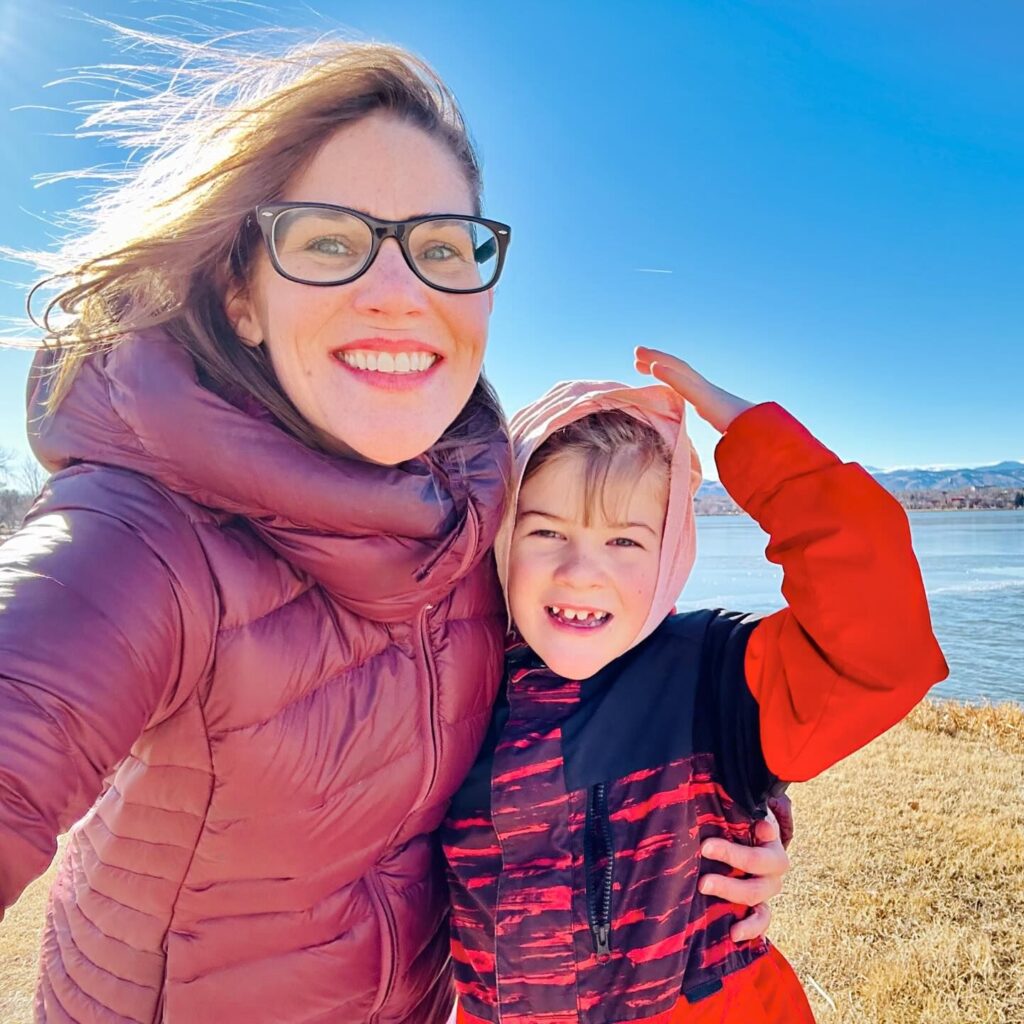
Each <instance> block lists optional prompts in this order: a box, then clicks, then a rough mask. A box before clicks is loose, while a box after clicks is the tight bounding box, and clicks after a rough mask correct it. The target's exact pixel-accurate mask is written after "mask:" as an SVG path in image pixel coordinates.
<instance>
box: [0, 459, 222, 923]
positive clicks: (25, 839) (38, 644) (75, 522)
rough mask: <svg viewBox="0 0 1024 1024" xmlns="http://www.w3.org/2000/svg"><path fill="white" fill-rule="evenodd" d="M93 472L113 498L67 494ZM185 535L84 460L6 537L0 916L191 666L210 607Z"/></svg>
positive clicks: (146, 500)
mask: <svg viewBox="0 0 1024 1024" xmlns="http://www.w3.org/2000/svg"><path fill="white" fill-rule="evenodd" d="M100 475H103V476H104V477H105V478H106V480H107V486H106V487H104V488H101V490H102V495H103V496H104V497H105V498H106V499H107V500H108V502H109V503H110V505H112V506H114V507H115V508H116V511H114V512H111V513H110V514H107V513H104V512H100V511H96V510H94V509H90V508H84V507H81V505H79V506H78V507H74V506H75V499H76V498H81V497H95V495H93V494H90V493H89V491H90V488H91V489H92V490H96V489H97V487H96V486H94V485H93V484H92V482H91V478H92V477H98V476H100ZM118 487H120V489H121V490H120V492H118V493H113V492H114V490H115V489H116V488H118ZM62 499H64V500H62ZM163 505H166V502H163ZM57 509H59V511H56V510H57ZM187 536H188V534H187V532H186V531H184V530H182V529H178V530H175V523H174V519H173V516H171V515H169V514H168V513H167V511H166V509H165V508H163V507H161V501H160V500H155V499H151V498H150V497H149V493H148V489H147V488H146V487H145V486H143V485H141V484H138V483H136V482H134V481H133V480H132V479H131V476H130V475H129V474H116V475H115V474H113V473H112V472H102V474H101V473H96V472H89V471H82V472H81V473H78V474H74V478H73V479H64V480H58V481H56V483H55V484H54V485H52V486H51V487H50V488H48V497H47V498H44V499H43V501H42V503H41V506H38V507H37V509H36V510H35V514H34V518H33V519H32V521H30V522H29V523H27V524H26V525H25V527H24V528H23V529H21V530H20V531H19V532H18V533H16V534H14V535H13V536H12V537H11V538H9V539H8V540H7V541H6V542H5V543H4V544H3V545H2V546H0V919H2V917H3V913H4V909H5V908H6V907H9V906H10V905H11V904H12V903H13V902H14V901H15V900H16V899H17V898H18V896H19V894H20V893H21V891H22V889H24V887H25V886H26V885H27V884H28V883H29V882H30V881H32V879H34V878H35V877H36V876H38V875H40V874H41V873H42V872H43V871H45V870H46V867H47V865H48V864H49V863H50V860H51V859H52V857H53V854H54V851H55V849H56V836H57V835H58V833H60V832H62V831H65V830H66V829H67V828H69V827H70V826H71V825H72V824H74V822H75V821H76V820H77V819H78V818H79V817H81V816H82V815H83V814H84V813H85V812H86V811H87V810H88V809H89V807H90V805H91V804H92V802H93V801H94V800H95V798H96V797H97V796H98V795H99V793H100V791H101V789H102V786H103V781H104V779H105V777H106V776H107V774H108V773H109V772H110V771H111V770H112V769H113V768H114V767H115V766H116V765H117V764H118V762H120V761H121V759H122V758H123V757H124V756H125V755H126V754H127V753H128V751H129V750H130V748H131V747H132V745H133V744H134V743H135V741H136V740H137V739H138V738H139V736H140V735H141V734H142V732H143V730H144V729H145V728H146V726H147V724H150V723H152V722H154V721H156V720H158V719H160V718H161V717H162V716H166V715H168V714H170V713H172V712H173V710H174V707H175V705H176V703H180V702H181V701H182V700H183V699H184V697H185V696H186V695H187V688H188V685H189V681H190V680H191V681H193V682H194V680H195V678H196V677H197V674H198V672H197V666H198V665H199V664H201V663H202V660H203V658H204V657H205V656H206V655H205V648H206V647H207V646H208V644H209V632H210V628H211V627H210V626H207V625H206V624H205V623H206V620H207V619H212V615H210V614H209V613H207V614H206V615H200V614H198V611H199V605H200V602H201V600H202V597H203V588H202V587H201V586H200V585H199V584H198V583H195V582H192V584H191V586H190V589H189V591H188V592H187V593H186V592H183V590H182V587H181V583H182V581H181V578H180V577H179V576H178V574H177V572H176V570H175V568H174V567H175V566H180V565H182V564H184V563H185V562H186V561H187V559H186V557H185V556H186V555H187V554H188V548H187V547H186V543H187V539H186V540H182V539H180V538H182V537H185V538H187ZM154 543H157V544H162V553H161V555H158V554H157V553H156V551H155V550H154V547H153V546H152V545H153V544H154ZM192 544H193V545H194V546H195V547H198V545H197V544H196V543H195V541H194V540H193V541H192ZM165 559H169V560H165ZM192 560H193V561H195V559H194V558H193V559H192ZM192 575H193V577H195V578H196V579H200V578H201V576H200V574H199V573H198V572H196V573H193V574H192ZM186 610H187V611H188V613H189V617H188V619H186V618H185V616H184V615H183V612H184V611H186ZM204 610H205V609H204ZM186 622H191V623H192V628H191V629H190V630H189V633H188V635H186V633H185V629H184V627H185V624H186Z"/></svg>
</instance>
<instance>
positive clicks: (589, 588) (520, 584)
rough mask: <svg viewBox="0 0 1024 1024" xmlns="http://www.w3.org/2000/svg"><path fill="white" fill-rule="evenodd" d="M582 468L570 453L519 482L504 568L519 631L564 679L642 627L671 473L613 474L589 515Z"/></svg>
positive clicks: (602, 658)
mask: <svg viewBox="0 0 1024 1024" xmlns="http://www.w3.org/2000/svg"><path fill="white" fill-rule="evenodd" d="M616 468H617V467H616ZM585 474H586V465H585V463H584V461H583V459H582V458H581V457H580V456H579V455H575V454H568V453H567V454H564V455H559V456H555V457H554V458H552V459H551V461H550V462H547V463H545V464H544V465H543V466H542V467H541V468H540V469H539V470H537V472H535V473H534V474H533V475H532V476H531V477H530V478H529V480H527V482H526V483H525V484H524V485H523V487H522V489H521V490H520V492H519V506H518V509H517V512H516V524H515V529H514V532H513V534H512V550H511V559H510V562H509V572H508V601H509V607H510V608H511V611H512V619H513V621H514V622H515V624H516V627H517V628H518V629H519V632H520V634H521V635H522V637H523V639H524V640H525V641H526V642H527V643H528V644H529V645H530V647H531V648H532V649H533V651H534V652H535V653H536V654H537V655H539V656H540V658H542V659H543V661H544V663H545V664H546V665H547V666H548V668H550V669H552V670H553V671H554V672H557V673H558V674H559V675H561V676H565V677H566V678H569V679H587V678H588V677H590V676H592V675H593V674H594V673H595V672H597V671H598V670H599V669H601V668H604V666H605V665H607V664H608V663H609V662H611V661H614V660H615V659H616V658H617V657H619V655H620V654H623V653H624V652H625V651H627V650H628V649H629V647H630V645H631V644H632V642H633V640H634V639H635V638H636V636H637V634H638V633H639V632H640V629H641V627H642V626H643V624H644V622H645V621H646V619H647V613H648V612H649V611H650V608H651V602H652V601H653V599H654V591H655V587H656V586H657V582H658V563H659V560H660V557H661V535H662V528H663V526H664V521H665V507H666V504H667V502H668V474H667V472H666V470H665V468H664V467H663V466H661V465H653V466H651V467H650V468H649V469H648V470H647V471H646V472H645V473H644V474H643V476H641V477H639V478H637V477H636V476H632V475H631V474H628V473H626V474H621V473H620V474H612V479H609V481H608V482H607V484H606V485H605V488H604V495H603V501H598V502H597V505H598V507H597V508H593V509H591V510H590V513H591V514H590V516H589V517H587V516H585V515H584V507H583V502H584V494H585V490H584V483H585ZM616 476H617V477H619V479H615V477H616ZM601 506H604V507H603V508H602V507H601ZM606 513H607V516H610V517H611V521H609V519H608V518H606ZM588 521H589V525H587V523H588Z"/></svg>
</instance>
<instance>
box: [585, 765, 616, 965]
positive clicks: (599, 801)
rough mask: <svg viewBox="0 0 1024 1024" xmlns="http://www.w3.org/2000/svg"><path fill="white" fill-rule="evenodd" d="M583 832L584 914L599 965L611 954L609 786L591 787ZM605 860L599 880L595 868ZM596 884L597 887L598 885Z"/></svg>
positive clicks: (612, 857) (612, 870)
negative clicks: (585, 872) (586, 917)
mask: <svg viewBox="0 0 1024 1024" xmlns="http://www.w3.org/2000/svg"><path fill="white" fill-rule="evenodd" d="M586 831H587V834H588V835H589V837H590V842H586V840H585V841H584V859H585V860H586V859H587V857H588V854H589V863H587V864H586V870H587V915H588V918H589V921H590V934H591V935H592V936H593V939H594V950H595V951H596V953H597V957H598V959H599V960H601V961H602V962H603V961H605V960H607V959H608V957H609V956H610V955H611V931H612V886H613V884H614V881H615V855H614V854H615V851H614V850H613V849H612V829H611V821H610V820H609V818H608V784H607V783H605V782H599V783H598V784H597V785H596V786H592V787H591V789H590V793H589V799H588V801H587V822H586ZM602 858H604V868H603V869H602V870H601V876H600V879H596V878H595V877H594V876H595V874H596V870H597V865H598V864H599V863H600V861H601V859H602ZM598 882H599V883H600V884H598Z"/></svg>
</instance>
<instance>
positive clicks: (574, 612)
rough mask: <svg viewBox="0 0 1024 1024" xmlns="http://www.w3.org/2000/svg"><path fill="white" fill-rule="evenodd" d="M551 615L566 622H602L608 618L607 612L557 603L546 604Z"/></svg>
mask: <svg viewBox="0 0 1024 1024" xmlns="http://www.w3.org/2000/svg"><path fill="white" fill-rule="evenodd" d="M548 610H549V611H550V612H551V614H552V615H556V616H558V617H559V618H561V619H565V620H567V621H568V622H604V620H605V619H607V618H608V615H609V613H608V612H589V611H583V610H582V609H575V608H562V607H560V606H559V605H556V604H552V605H548Z"/></svg>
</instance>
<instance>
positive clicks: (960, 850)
mask: <svg viewBox="0 0 1024 1024" xmlns="http://www.w3.org/2000/svg"><path fill="white" fill-rule="evenodd" d="M792 795H793V799H794V804H795V806H796V813H797V838H796V839H795V841H794V844H793V848H792V850H791V851H790V852H791V854H792V857H793V865H794V866H793V871H792V872H791V873H790V875H789V877H788V878H787V880H786V892H785V893H784V894H783V895H782V896H780V897H779V898H778V899H777V900H776V901H775V904H774V910H775V920H774V923H773V925H772V929H771V933H772V936H773V938H774V939H775V941H776V942H777V943H778V945H779V946H780V948H781V949H782V950H783V951H784V952H785V954H786V955H787V957H789V959H790V960H791V961H792V963H793V965H794V966H795V967H796V969H797V971H798V972H799V974H800V976H801V978H802V979H803V981H804V985H805V986H806V988H807V989H808V995H809V997H810V1000H811V1004H812V1006H813V1007H814V1010H815V1013H816V1015H817V1017H818V1020H819V1022H820V1024H1024V709H1021V708H1020V707H1016V706H1013V705H1002V706H998V707H981V708H970V707H965V706H963V705H958V704H950V703H943V704H936V703H932V702H927V703H925V704H923V705H922V706H921V707H920V708H918V709H917V710H915V712H914V713H913V714H912V715H911V716H910V718H909V719H908V720H907V721H906V722H905V723H903V724H901V725H900V726H898V727H897V728H896V729H894V730H893V731H892V732H890V733H888V734H887V735H885V736H883V737H881V738H880V739H878V740H876V741H875V742H874V743H872V744H871V746H869V747H868V748H867V749H865V750H862V751H860V752H859V753H857V754H855V755H854V756H853V757H851V758H849V759H848V760H847V761H845V762H843V763H842V764H840V765H838V766H837V767H836V768H834V769H833V770H832V771H831V772H829V773H828V775H826V776H824V777H823V778H821V779H817V780H815V781H814V782H808V783H805V784H804V785H801V786H796V787H794V788H793V794H792ZM46 887H47V879H46V878H43V879H40V880H39V882H37V883H36V884H35V885H34V886H32V888H30V889H29V890H28V891H27V892H26V893H25V895H24V896H23V897H22V899H21V900H20V901H19V903H18V904H17V905H16V906H15V907H14V908H12V910H11V911H10V912H9V913H8V916H7V919H6V920H5V921H4V923H3V924H2V925H0V1024H28V1022H29V1021H30V1020H31V1018H32V1014H31V994H32V989H33V986H34V979H35V963H36V950H37V946H38V942H39V932H40V928H41V926H42V920H43V906H44V900H45V891H46ZM821 993H824V994H825V995H822V994H821ZM830 1003H831V1004H832V1005H830ZM737 1024H743V1022H737Z"/></svg>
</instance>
